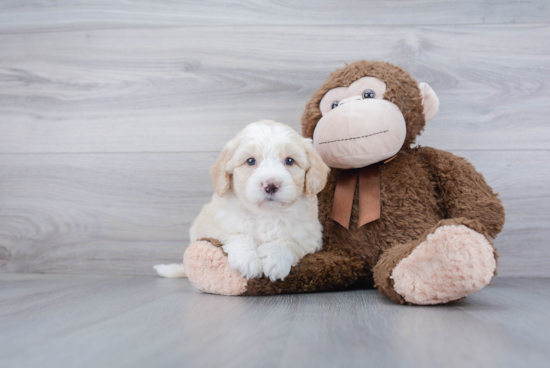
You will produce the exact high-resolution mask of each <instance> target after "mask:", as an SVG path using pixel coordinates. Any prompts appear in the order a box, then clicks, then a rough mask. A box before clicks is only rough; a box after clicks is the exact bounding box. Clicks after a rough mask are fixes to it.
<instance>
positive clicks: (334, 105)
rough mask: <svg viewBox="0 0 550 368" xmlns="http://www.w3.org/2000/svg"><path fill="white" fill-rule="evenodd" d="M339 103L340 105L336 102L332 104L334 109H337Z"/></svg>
mask: <svg viewBox="0 0 550 368" xmlns="http://www.w3.org/2000/svg"><path fill="white" fill-rule="evenodd" d="M339 103H340V101H334V102H333V103H332V108H333V109H335V108H337V107H338V104H339Z"/></svg>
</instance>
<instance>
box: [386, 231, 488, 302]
mask: <svg viewBox="0 0 550 368" xmlns="http://www.w3.org/2000/svg"><path fill="white" fill-rule="evenodd" d="M495 269H496V260H495V256H494V254H493V247H492V246H491V244H490V243H489V241H488V240H487V239H486V238H485V236H483V235H482V234H479V233H478V232H476V231H474V230H472V229H470V228H468V227H466V226H464V225H458V226H457V225H446V226H441V227H440V228H438V229H437V230H436V231H435V232H434V233H433V234H430V235H428V237H427V239H426V240H425V241H424V242H422V243H420V245H418V247H416V248H415V249H414V250H413V252H412V253H411V254H410V255H409V256H407V257H406V258H403V259H402V260H401V261H400V262H399V263H398V264H397V266H396V267H395V268H394V269H393V272H392V276H391V279H393V281H394V289H395V291H396V292H397V293H399V294H400V295H401V296H402V297H403V298H404V299H405V300H406V301H407V302H409V303H414V304H440V303H447V302H449V301H452V300H457V299H460V298H463V297H465V296H466V295H468V294H470V293H472V292H474V291H478V290H480V289H481V288H483V287H484V286H486V285H488V284H489V283H490V282H491V280H492V279H493V275H494V273H495Z"/></svg>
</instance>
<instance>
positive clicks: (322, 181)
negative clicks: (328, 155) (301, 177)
mask: <svg viewBox="0 0 550 368" xmlns="http://www.w3.org/2000/svg"><path fill="white" fill-rule="evenodd" d="M304 144H305V147H306V154H307V159H308V161H309V168H308V169H307V171H306V183H305V188H304V189H305V192H306V194H308V195H310V196H314V195H317V193H319V192H320V191H321V190H323V188H324V187H325V185H326V184H327V177H328V173H329V172H330V167H328V166H327V165H326V164H325V162H324V161H323V159H322V158H321V156H319V154H318V153H317V151H316V150H315V148H313V144H312V140H311V139H310V138H304Z"/></svg>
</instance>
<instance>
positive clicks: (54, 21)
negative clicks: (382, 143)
mask: <svg viewBox="0 0 550 368" xmlns="http://www.w3.org/2000/svg"><path fill="white" fill-rule="evenodd" d="M549 18H550V9H549V7H548V4H547V2H545V1H544V0H524V1H517V0H497V1H495V0H492V1H484V0H461V1H456V0H427V1H422V0H413V1H408V0H407V1H403V0H388V1H382V2H381V1H353V0H322V1H318V0H317V1H315V0H308V1H303V0H302V1H297V0H291V1H274V0H271V1H258V0H252V1H247V0H229V1H219V0H218V1H212V0H207V1H205V0H201V1H166V0H164V1H158V0H146V1H139V2H137V1H135V2H127V1H122V0H99V1H98V0H84V1H78V2H75V1H71V0H64V1H55V2H51V1H29V0H19V1H15V2H4V3H3V4H1V5H0V30H9V31H10V32H29V31H30V32H35V31H36V30H39V31H57V30H74V29H98V28H102V29H104V28H136V27H139V28H158V27H177V26H182V25H213V26H215V25H243V24H247V25H292V24H310V25H311V24H322V25H325V24H327V25H329V24H330V25H342V24H343V25H348V24H378V25H396V24H479V23H481V24H491V23H538V22H547V21H548V19H549Z"/></svg>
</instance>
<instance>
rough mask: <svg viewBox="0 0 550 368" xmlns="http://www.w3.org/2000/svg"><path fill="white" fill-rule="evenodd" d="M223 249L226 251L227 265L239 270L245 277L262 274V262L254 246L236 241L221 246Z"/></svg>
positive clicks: (249, 277)
mask: <svg viewBox="0 0 550 368" xmlns="http://www.w3.org/2000/svg"><path fill="white" fill-rule="evenodd" d="M223 250H224V251H225V252H226V253H227V262H228V263H229V267H231V268H232V269H234V270H236V271H239V272H240V274H241V275H243V276H244V277H246V278H247V279H253V278H255V277H260V276H262V262H261V261H260V258H259V257H258V253H257V252H256V250H255V249H254V248H252V247H249V246H246V245H241V244H238V243H229V244H226V245H224V246H223Z"/></svg>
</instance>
